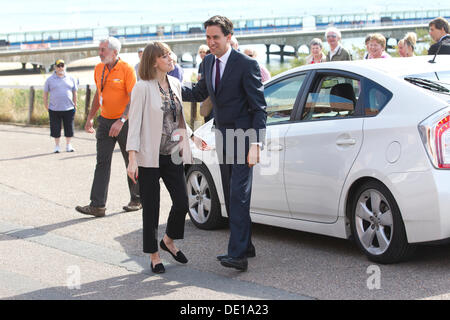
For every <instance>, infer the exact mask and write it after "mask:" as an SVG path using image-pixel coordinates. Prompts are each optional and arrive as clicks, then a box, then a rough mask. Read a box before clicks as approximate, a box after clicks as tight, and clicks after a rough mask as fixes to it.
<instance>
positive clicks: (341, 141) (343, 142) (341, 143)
mask: <svg viewBox="0 0 450 320" xmlns="http://www.w3.org/2000/svg"><path fill="white" fill-rule="evenodd" d="M336 144H337V145H338V146H348V145H354V144H356V139H354V138H347V139H339V140H336Z"/></svg>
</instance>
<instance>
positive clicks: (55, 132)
mask: <svg viewBox="0 0 450 320" xmlns="http://www.w3.org/2000/svg"><path fill="white" fill-rule="evenodd" d="M48 114H49V118H50V136H52V137H53V138H59V137H61V121H62V122H63V124H64V136H65V137H67V138H71V137H73V129H74V124H73V119H74V117H75V109H72V110H68V111H53V110H48Z"/></svg>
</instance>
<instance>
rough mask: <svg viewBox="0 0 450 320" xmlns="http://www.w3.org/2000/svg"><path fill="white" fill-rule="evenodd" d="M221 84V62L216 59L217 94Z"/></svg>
mask: <svg viewBox="0 0 450 320" xmlns="http://www.w3.org/2000/svg"><path fill="white" fill-rule="evenodd" d="M219 83H220V60H219V59H216V79H215V83H214V84H215V90H214V91H215V92H217V89H218V88H219Z"/></svg>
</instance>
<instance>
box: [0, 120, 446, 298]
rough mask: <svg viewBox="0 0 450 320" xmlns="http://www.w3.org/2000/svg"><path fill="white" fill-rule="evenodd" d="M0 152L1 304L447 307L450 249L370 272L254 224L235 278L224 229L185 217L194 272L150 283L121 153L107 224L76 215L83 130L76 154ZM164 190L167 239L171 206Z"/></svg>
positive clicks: (28, 142)
mask: <svg viewBox="0 0 450 320" xmlns="http://www.w3.org/2000/svg"><path fill="white" fill-rule="evenodd" d="M0 141H1V142H0V143H1V148H0V299H165V300H170V299H178V300H186V299H189V300H190V299H194V300H195V299H223V300H233V299H296V300H297V299H376V300H378V299H380V300H381V299H383V300H384V299H450V245H441V246H422V247H420V248H419V249H418V250H417V252H416V254H415V255H414V257H413V258H412V259H411V260H410V261H408V262H405V263H401V264H396V265H374V264H373V263H371V262H370V261H368V260H367V259H366V258H365V256H363V255H362V254H361V253H360V252H359V250H358V249H357V247H356V245H355V244H354V243H352V242H350V241H347V240H341V239H335V238H331V237H325V236H320V235H314V234H309V233H304V232H298V231H292V230H286V229H281V228H274V227H269V226H263V225H254V226H253V242H254V244H255V246H256V250H257V257H255V258H252V259H250V260H249V269H248V271H247V272H238V271H236V270H234V269H227V268H224V267H222V266H221V265H220V264H219V262H218V261H217V260H216V258H215V257H216V255H218V254H222V253H225V252H226V247H227V241H228V230H227V229H223V230H216V231H203V230H199V229H197V228H196V227H195V226H194V225H193V224H192V223H191V221H190V220H189V218H187V220H186V232H185V240H182V241H178V242H177V245H178V247H179V248H180V249H182V250H183V252H184V253H185V254H186V256H187V257H188V258H189V263H188V264H187V265H180V264H177V263H176V262H174V261H173V260H172V258H171V257H170V256H169V255H168V254H166V253H162V258H163V262H164V263H165V266H166V271H167V272H166V273H165V274H163V275H154V274H152V272H151V270H150V265H149V263H150V262H149V258H148V257H147V256H145V255H144V254H143V253H142V239H141V238H142V228H141V224H142V221H141V211H139V212H131V213H127V212H124V211H123V210H122V206H124V205H125V204H127V203H128V201H129V192H128V188H127V184H126V171H125V165H124V163H123V160H122V158H121V155H120V152H119V151H118V149H116V152H115V153H114V157H113V166H112V174H111V182H110V188H109V195H108V203H107V215H106V217H104V218H90V217H86V216H83V215H81V214H79V213H77V212H76V211H75V209H74V208H75V206H76V205H86V204H88V203H89V193H90V188H91V183H92V178H93V172H94V168H95V154H96V151H95V137H94V136H93V135H89V134H87V133H85V132H81V131H77V132H76V137H75V138H74V139H73V143H72V144H73V146H74V148H75V149H76V151H75V152H74V153H66V152H62V153H60V154H53V153H52V151H53V141H52V139H51V138H50V136H49V129H48V128H40V127H24V126H14V125H6V124H4V125H0ZM62 142H64V139H62ZM162 185H163V184H162ZM161 190H162V191H161V193H162V198H161V219H160V223H161V225H160V227H159V232H160V237H162V235H163V234H164V231H165V223H166V220H167V215H168V212H169V210H170V205H171V202H170V198H169V196H168V193H167V191H166V189H165V188H164V186H163V187H162V189H161Z"/></svg>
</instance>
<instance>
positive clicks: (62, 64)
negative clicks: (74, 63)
mask: <svg viewBox="0 0 450 320" xmlns="http://www.w3.org/2000/svg"><path fill="white" fill-rule="evenodd" d="M56 66H57V67H58V68H64V63H60V64H57V65H56Z"/></svg>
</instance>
